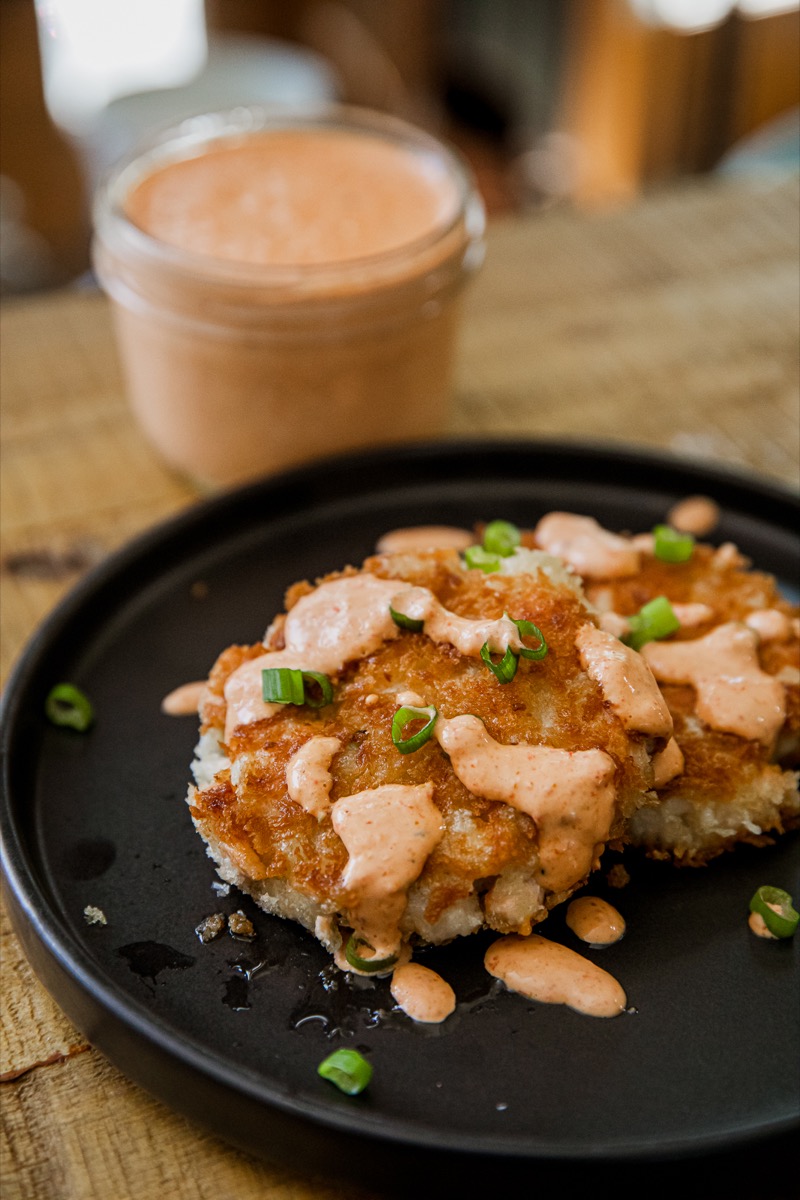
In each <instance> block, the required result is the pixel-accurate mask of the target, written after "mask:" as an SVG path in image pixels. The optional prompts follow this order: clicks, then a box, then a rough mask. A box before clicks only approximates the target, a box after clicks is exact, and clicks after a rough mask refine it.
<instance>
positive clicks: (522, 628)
mask: <svg viewBox="0 0 800 1200" xmlns="http://www.w3.org/2000/svg"><path fill="white" fill-rule="evenodd" d="M509 620H510V621H514V618H513V617H509ZM514 624H515V625H516V627H517V632H518V633H519V636H520V637H521V638H524V637H535V638H538V639H539V645H538V646H537V647H536V649H535V650H529V649H528V647H527V646H521V647H520V649H519V650H518V652H517V653H519V654H521V655H522V657H523V658H532V659H535V660H537V661H538V660H539V659H542V658H544V656H545V655H546V654H547V642H546V641H545V640H544V634H543V633H542V631H541V629H540V628H539V626H538V625H534V623H533V621H514Z"/></svg>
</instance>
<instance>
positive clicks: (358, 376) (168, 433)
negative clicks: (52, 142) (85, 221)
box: [93, 107, 485, 489]
mask: <svg viewBox="0 0 800 1200" xmlns="http://www.w3.org/2000/svg"><path fill="white" fill-rule="evenodd" d="M484 226H485V215H484V210H483V205H482V203H481V200H480V197H479V195H478V193H477V191H476V189H475V186H474V183H473V181H472V178H471V175H470V173H469V170H468V169H467V168H466V167H465V165H464V164H463V163H462V161H461V160H460V158H459V157H458V155H457V154H456V153H455V152H453V151H452V150H450V149H449V148H448V147H446V146H445V145H444V144H443V143H441V142H439V141H438V140H437V139H435V138H433V137H431V136H430V135H428V134H427V133H424V132H423V131H421V130H418V129H416V128H414V127H413V126H411V125H408V124H406V123H405V122H403V121H399V120H396V119H394V118H391V117H388V116H385V115H383V114H379V113H372V112H369V111H366V110H360V109H351V108H344V107H332V108H326V109H324V110H322V111H318V112H313V113H306V114H295V115H291V116H287V115H286V114H285V113H270V112H267V111H265V110H260V109H237V110H235V111H233V112H229V113H211V114H206V115H203V116H200V117H193V118H190V119H189V120H186V121H184V122H183V123H182V124H181V125H180V126H178V127H177V128H175V129H172V130H170V131H168V132H166V133H164V134H162V135H161V136H160V137H158V138H157V139H156V140H154V142H153V143H152V145H150V146H149V147H147V148H145V149H143V150H142V151H140V152H139V153H137V154H135V155H133V156H131V157H130V158H129V159H128V160H126V161H125V162H123V163H122V164H121V165H120V166H119V167H118V168H117V169H116V170H115V171H114V173H113V174H112V176H111V177H110V178H109V180H108V181H107V182H106V184H105V185H104V187H103V188H102V189H101V190H100V192H99V194H98V197H97V201H96V206H95V239H94V251H93V256H94V264H95V270H96V273H97V276H98V279H99V281H100V283H101V285H102V287H103V288H104V290H105V291H106V292H107V294H108V296H109V297H110V299H111V303H112V310H113V314H114V322H115V328H116V333H117V338H118V345H119V350H120V356H121V359H122V366H123V371H124V374H125V377H126V382H127V387H128V394H129V399H130V403H131V406H132V409H133V412H134V414H135V416H136V417H137V418H138V421H139V423H140V424H141V426H142V428H143V430H144V431H145V433H146V434H147V436H148V437H149V439H150V441H151V442H152V443H153V445H154V446H155V447H156V449H157V450H158V451H160V453H161V455H162V456H163V457H164V459H165V460H166V461H167V463H169V464H170V465H171V466H172V467H174V468H176V469H177V470H178V471H180V472H182V473H183V474H185V475H186V476H188V477H189V478H190V479H191V480H193V481H194V482H195V483H196V484H197V485H198V486H200V487H202V488H207V489H214V488H219V487H227V486H231V485H234V484H238V483H241V482H243V481H245V480H250V479H253V478H255V477H257V476H260V475H263V474H265V473H269V472H272V471H275V470H278V469H281V468H283V467H287V466H292V465H294V464H297V463H301V462H304V461H308V460H310V459H313V458H316V457H318V456H322V455H326V454H329V453H333V452H338V451H344V450H351V449H356V448H365V447H371V446H379V445H385V444H387V443H391V442H406V441H414V440H419V439H424V438H429V437H432V436H436V435H438V434H440V433H441V432H442V431H443V430H444V429H445V428H446V425H447V417H448V402H449V397H450V393H451V388H452V376H453V360H454V352H455V348H456V337H457V331H458V316H459V297H460V294H461V292H462V288H463V285H464V283H465V281H466V280H467V279H468V277H469V276H470V275H471V274H472V273H473V272H474V271H475V269H476V268H477V267H478V266H479V264H480V262H481V260H482V256H483V234H484Z"/></svg>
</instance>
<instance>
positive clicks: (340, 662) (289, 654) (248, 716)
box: [225, 574, 400, 741]
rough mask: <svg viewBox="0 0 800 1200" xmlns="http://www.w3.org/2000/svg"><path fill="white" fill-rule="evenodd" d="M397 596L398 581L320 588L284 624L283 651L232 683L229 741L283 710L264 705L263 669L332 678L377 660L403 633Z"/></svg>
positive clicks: (343, 582) (246, 668) (245, 668)
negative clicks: (357, 662) (394, 604)
mask: <svg viewBox="0 0 800 1200" xmlns="http://www.w3.org/2000/svg"><path fill="white" fill-rule="evenodd" d="M397 591H398V584H397V582H396V581H391V580H387V579H378V578H377V577H376V576H374V575H367V574H362V575H353V576H350V577H346V578H344V579H334V580H332V581H331V582H330V583H322V584H320V586H319V587H318V588H316V589H315V591H313V592H311V593H309V595H307V596H303V597H302V598H301V599H300V600H298V602H297V604H295V606H294V608H293V609H292V610H291V612H290V613H289V614H288V616H287V618H286V622H285V624H284V629H283V633H284V640H285V646H284V649H283V650H273V651H269V652H267V653H265V654H263V655H260V656H259V657H258V658H254V659H251V660H250V661H249V662H246V663H243V664H242V666H241V667H239V668H238V669H237V670H236V671H234V672H233V673H232V674H231V675H230V676H229V677H228V679H227V681H226V683H225V700H226V703H227V706H228V707H227V714H226V720H225V740H226V741H227V740H228V739H229V738H230V736H231V734H232V733H233V731H234V729H235V728H236V727H237V726H238V725H247V724H250V723H251V722H253V721H262V720H264V719H265V718H267V717H271V716H273V715H274V714H275V713H276V712H279V711H280V708H281V705H280V704H267V703H265V701H264V700H263V699H262V688H261V672H262V671H263V670H264V669H265V668H269V667H292V668H300V669H302V670H304V671H319V672H321V673H322V674H324V675H334V674H336V672H337V671H340V670H341V669H342V667H343V666H344V665H345V663H348V662H352V661H353V660H354V659H357V658H364V657H366V656H367V655H368V654H373V653H374V652H375V651H376V650H377V649H378V648H379V647H380V646H381V645H382V644H383V642H385V641H388V640H389V639H390V638H393V637H397V636H398V635H399V633H400V630H399V628H398V626H397V625H396V624H395V622H394V621H393V620H392V615H391V613H390V611H389V606H390V603H391V600H392V597H393V596H394V595H395V593H396V592H397Z"/></svg>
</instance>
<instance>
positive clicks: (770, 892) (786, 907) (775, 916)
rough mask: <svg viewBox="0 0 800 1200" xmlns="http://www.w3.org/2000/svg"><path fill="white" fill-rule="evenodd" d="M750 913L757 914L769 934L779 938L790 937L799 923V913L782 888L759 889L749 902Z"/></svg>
mask: <svg viewBox="0 0 800 1200" xmlns="http://www.w3.org/2000/svg"><path fill="white" fill-rule="evenodd" d="M750 911H751V912H754V913H758V915H759V916H760V917H761V919H762V920H763V922H764V924H765V925H766V927H767V929H768V930H769V931H770V933H771V934H774V936H775V937H779V938H787V937H791V936H792V934H793V933H794V931H795V930H796V929H797V925H798V922H800V913H798V912H797V910H796V909H795V908H794V907H793V905H792V897H791V896H790V895H789V893H788V892H785V891H784V890H783V888H776V887H760V888H759V889H758V891H757V892H756V894H755V895H754V896H753V898H752V900H751V901H750Z"/></svg>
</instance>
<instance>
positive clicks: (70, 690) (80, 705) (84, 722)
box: [44, 683, 94, 733]
mask: <svg viewBox="0 0 800 1200" xmlns="http://www.w3.org/2000/svg"><path fill="white" fill-rule="evenodd" d="M44 711H45V716H46V717H47V719H48V721H52V722H53V724H54V725H64V726H67V727H68V728H69V729H77V730H78V732H79V733H85V732H86V730H87V729H88V728H89V726H90V725H91V724H92V722H93V721H94V709H93V708H92V704H91V701H90V700H89V698H88V696H86V695H84V693H83V692H82V691H81V690H80V688H76V687H75V685H74V684H72V683H57V684H56V685H55V687H54V688H51V689H50V691H49V692H48V695H47V699H46V700H45V702H44Z"/></svg>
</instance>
